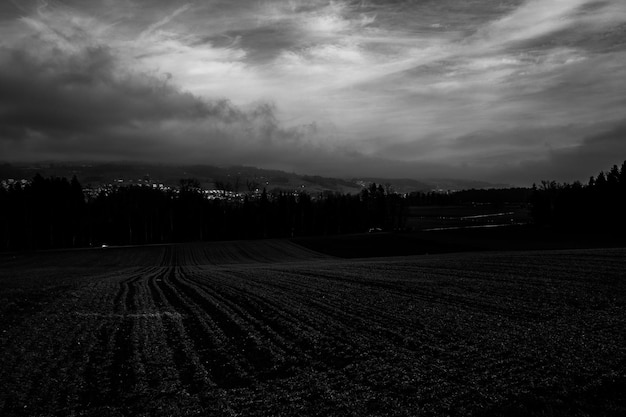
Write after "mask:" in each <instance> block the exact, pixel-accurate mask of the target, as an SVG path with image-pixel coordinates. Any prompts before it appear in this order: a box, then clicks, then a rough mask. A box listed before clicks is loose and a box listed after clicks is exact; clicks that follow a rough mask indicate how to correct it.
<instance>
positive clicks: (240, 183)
mask: <svg viewBox="0 0 626 417" xmlns="http://www.w3.org/2000/svg"><path fill="white" fill-rule="evenodd" d="M37 173H39V174H41V175H42V176H44V177H49V176H57V177H66V178H71V177H72V176H73V175H76V177H77V178H78V180H79V181H80V182H81V184H83V186H94V187H95V186H99V185H102V184H112V183H123V184H127V185H129V184H134V183H140V182H143V181H150V182H154V183H162V184H165V185H167V186H177V185H178V184H179V181H180V180H181V179H183V178H195V179H197V180H198V181H199V182H200V184H201V185H202V187H204V188H207V189H211V188H221V187H226V188H228V189H230V190H232V191H239V192H245V191H248V190H250V189H254V188H259V189H263V188H266V189H267V190H268V191H273V190H277V189H278V190H284V191H295V190H306V191H308V192H310V193H317V192H324V191H332V192H340V193H352V194H354V193H358V192H360V191H361V189H362V188H363V187H364V186H367V185H368V184H370V183H372V182H375V183H376V184H382V185H390V186H391V188H392V189H393V190H394V191H396V192H399V193H407V192H412V191H432V190H462V189H471V188H475V189H481V188H505V187H508V185H506V184H490V183H486V182H480V181H470V180H456V179H428V180H421V181H418V180H414V179H389V178H374V177H363V178H352V179H341V178H330V177H322V176H319V175H301V174H296V173H293V172H285V171H278V170H268V169H261V168H255V167H247V166H231V167H216V166H212V165H188V166H181V165H164V164H145V163H139V164H137V163H132V162H115V163H89V162H84V163H77V162H71V163H70V162H67V163H62V162H54V163H52V162H41V163H33V164H7V163H5V164H0V179H9V178H12V179H31V178H33V177H34V176H35V174H37Z"/></svg>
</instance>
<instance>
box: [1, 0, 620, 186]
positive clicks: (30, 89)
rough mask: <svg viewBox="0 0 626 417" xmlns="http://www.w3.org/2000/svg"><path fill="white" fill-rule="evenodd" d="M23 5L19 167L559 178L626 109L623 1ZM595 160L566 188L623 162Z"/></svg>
mask: <svg viewBox="0 0 626 417" xmlns="http://www.w3.org/2000/svg"><path fill="white" fill-rule="evenodd" d="M25 4H26V3H20V7H21V8H19V9H18V8H16V7H15V5H13V4H10V3H7V4H4V5H1V6H0V19H2V23H3V25H2V26H0V27H1V28H2V29H0V35H2V38H1V39H2V41H0V64H1V65H0V82H1V83H2V84H1V85H2V87H0V89H2V91H1V93H2V95H1V96H0V97H2V98H1V99H0V101H1V102H0V109H1V111H0V122H1V124H2V126H1V127H0V146H1V147H2V148H3V149H2V152H3V154H4V155H10V158H12V159H16V160H17V159H37V158H59V159H63V158H66V159H68V158H69V159H71V158H86V159H91V158H104V157H107V158H124V159H150V160H164V161H167V159H168V158H173V159H176V161H177V162H185V161H186V160H188V161H189V162H203V161H204V162H207V163H224V164H236V163H247V164H252V165H260V166H261V165H262V166H268V167H272V168H282V169H296V170H297V169H304V168H306V169H307V170H308V171H309V172H313V173H317V174H328V175H330V174H332V175H342V176H343V175H345V176H351V175H370V173H371V172H373V171H377V172H379V173H377V175H381V174H384V173H385V172H387V174H388V175H394V176H398V175H400V176H413V177H416V176H418V177H419V176H425V175H431V176H438V177H442V176H446V175H463V176H464V177H467V176H473V177H475V178H476V179H482V180H496V181H498V182H501V178H503V176H504V177H506V178H510V181H513V182H515V183H520V184H521V183H531V182H533V181H538V180H540V179H541V178H536V176H537V175H539V173H542V172H543V173H546V174H547V173H551V174H554V175H555V176H556V177H559V178H561V179H565V176H566V175H570V176H572V177H575V176H576V172H574V171H575V170H573V169H571V167H569V166H568V165H567V164H568V162H567V161H569V160H568V159H567V158H560V157H555V156H554V155H565V154H569V153H568V152H570V150H572V149H578V148H579V147H581V146H600V145H599V144H598V143H599V142H594V141H591V142H589V138H592V137H596V136H598V135H601V134H603V132H613V131H614V130H615V129H617V126H621V123H622V122H623V114H625V110H626V100H625V99H624V95H623V93H622V92H623V91H624V87H626V86H625V85H624V83H625V82H624V80H625V79H626V70H625V69H624V68H623V65H622V64H621V63H623V62H624V59H625V58H626V56H625V55H626V41H624V39H626V4H624V3H623V2H622V1H620V0H605V1H591V0H541V1H539V0H527V1H524V0H509V1H504V2H500V3H499V5H498V6H497V7H494V4H493V2H490V1H487V0H485V1H481V0H477V1H473V2H464V1H460V0H441V1H438V2H412V1H393V2H391V1H359V2H352V1H334V2H328V1H322V0H316V1H307V2H305V1H296V0H292V1H289V2H285V1H272V0H270V1H265V2H258V3H251V2H248V1H243V0H235V1H228V2H227V1H221V0H216V1H213V2H189V3H176V4H174V5H172V3H171V2H165V1H162V2H161V1H151V2H148V1H142V0H137V1H133V2H130V1H127V0H108V1H106V2H104V3H103V4H99V5H91V6H87V5H85V4H84V2H78V1H65V2H54V1H50V2H49V3H43V2H41V3H31V4H30V5H28V4H26V5H25ZM22 51H30V52H29V53H25V52H22ZM618 131H620V130H619V129H618ZM602 146H605V147H609V148H611V149H614V150H615V152H613V153H611V152H601V154H602V155H605V156H606V158H605V159H602V158H600V157H597V158H595V157H594V158H589V159H588V160H587V161H586V162H585V161H578V163H577V165H578V167H579V168H578V169H579V171H580V172H581V175H582V174H584V175H587V172H588V171H589V170H592V171H597V170H599V169H603V168H605V167H606V166H605V165H606V164H607V163H609V164H612V163H616V162H619V161H607V160H606V159H608V158H609V156H610V155H614V156H615V157H617V158H618V159H619V158H622V159H624V156H619V155H618V154H617V153H618V152H621V151H622V149H621V148H620V147H619V146H618V144H617V142H616V141H610V142H606V141H605V142H602ZM601 163H602V164H604V165H601ZM529 166H533V167H534V168H533V170H532V171H530V170H527V167H529ZM539 166H542V167H544V168H542V169H539V168H538V167H539ZM437 167H439V168H437ZM572 179H575V178H572Z"/></svg>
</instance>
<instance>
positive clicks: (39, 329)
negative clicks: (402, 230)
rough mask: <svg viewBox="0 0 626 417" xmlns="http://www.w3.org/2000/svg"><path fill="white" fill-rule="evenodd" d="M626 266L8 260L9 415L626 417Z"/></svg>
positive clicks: (396, 260) (180, 253) (153, 252)
mask: <svg viewBox="0 0 626 417" xmlns="http://www.w3.org/2000/svg"><path fill="white" fill-rule="evenodd" d="M625 271H626V250H625V249H619V248H618V249H585V250H561V251H544V252H532V251H525V252H495V253H462V254H439V255H429V256H406V257H388V258H368V259H341V258H334V257H331V256H327V255H322V254H320V253H317V252H313V251H310V250H308V249H305V248H304V247H302V246H298V245H296V244H294V243H290V242H288V241H284V240H266V241H247V242H220V243H206V244H185V245H163V246H145V247H132V248H131V247H129V248H107V249H90V250H89V249H88V250H75V251H56V252H52V251H51V252H41V253H32V254H16V255H12V254H5V255H0V290H1V292H0V314H1V320H0V326H1V327H0V331H1V332H2V333H1V334H2V338H1V339H0V386H1V387H2V390H1V391H0V414H2V415H6V416H13V415H15V416H22V415H24V416H26V415H33V416H48V415H79V416H81V415H82V416H101V415H104V416H121V415H146V416H148V415H151V416H152V415H162V416H166V415H215V416H237V415H251V416H266V415H286V416H287V415H306V416H314V415H319V416H324V415H353V416H363V415H398V416H406V415H424V416H444V415H477V416H491V415H493V416H495V415H520V416H522V415H563V416H566V415H568V416H569V415H580V416H584V415H607V416H609V415H613V416H618V415H624V413H626V395H625V394H624V393H625V392H626V272H625Z"/></svg>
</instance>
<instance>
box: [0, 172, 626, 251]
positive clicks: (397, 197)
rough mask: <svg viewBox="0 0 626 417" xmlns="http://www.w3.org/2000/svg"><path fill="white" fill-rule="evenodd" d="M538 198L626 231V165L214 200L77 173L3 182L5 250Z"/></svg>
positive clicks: (558, 223)
mask: <svg viewBox="0 0 626 417" xmlns="http://www.w3.org/2000/svg"><path fill="white" fill-rule="evenodd" d="M464 204H490V205H493V206H494V207H497V206H501V205H504V204H520V205H528V206H529V208H530V212H531V215H532V218H533V220H534V223H535V224H537V225H540V226H549V227H554V228H555V229H570V230H581V231H585V230H597V231H603V230H612V231H626V217H624V216H623V213H624V212H626V162H624V164H623V165H622V167H621V169H620V168H618V167H617V166H613V168H612V169H611V170H609V171H608V172H607V173H604V172H601V173H600V174H599V175H598V176H597V177H592V178H591V179H590V180H589V182H588V184H586V185H583V184H582V183H580V182H575V183H573V184H560V183H556V182H554V181H544V182H542V183H541V184H540V186H539V187H537V186H533V188H532V189H531V188H509V189H490V190H464V191H457V192H452V193H439V192H414V193H409V194H398V193H395V192H393V189H392V188H390V187H389V186H383V185H377V184H375V183H372V184H370V185H369V186H368V187H364V188H363V189H362V190H361V192H360V193H358V194H340V193H336V192H324V193H319V194H316V195H310V194H308V193H306V192H300V193H293V192H285V191H280V190H275V191H273V192H271V193H268V192H267V191H266V190H263V191H262V192H252V191H251V192H249V193H247V194H246V195H245V196H243V197H241V198H237V199H228V198H221V199H220V198H215V199H209V198H207V197H206V193H205V190H203V189H202V187H201V186H200V184H199V183H198V181H196V180H194V179H184V180H181V181H180V184H179V187H178V188H176V189H171V190H163V189H156V188H153V187H147V186H120V187H117V188H112V189H108V190H106V191H105V190H103V191H101V192H100V193H99V194H97V195H95V196H93V195H89V194H86V193H85V192H84V190H83V188H82V187H81V184H80V183H79V181H78V179H77V178H76V177H74V178H72V179H71V180H67V179H66V178H58V177H50V178H44V177H42V176H41V175H39V174H37V175H36V176H35V177H34V178H33V179H32V181H30V182H28V183H25V184H22V183H14V184H12V185H10V186H8V187H5V188H0V250H34V249H51V248H66V247H90V246H101V245H104V244H107V245H142V244H152V243H171V242H187V241H206V240H231V239H232V240H234V239H258V238H281V237H295V236H311V235H332V234H343V233H362V232H365V231H367V230H370V229H376V230H378V229H380V230H387V231H393V230H405V224H406V219H407V213H408V211H409V210H408V208H409V207H412V206H448V205H464Z"/></svg>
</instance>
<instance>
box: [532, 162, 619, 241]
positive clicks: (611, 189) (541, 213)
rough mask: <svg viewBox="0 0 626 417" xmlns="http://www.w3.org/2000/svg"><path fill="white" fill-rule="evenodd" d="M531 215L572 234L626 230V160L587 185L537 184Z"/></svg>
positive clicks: (544, 224)
mask: <svg viewBox="0 0 626 417" xmlns="http://www.w3.org/2000/svg"><path fill="white" fill-rule="evenodd" d="M530 202H531V215H532V218H533V219H534V222H535V223H536V224H538V225H542V226H550V227H554V228H556V229H562V230H572V231H578V230H580V231H597V232H611V231H613V232H616V233H623V232H625V231H626V216H624V213H626V161H624V163H622V165H621V167H618V166H617V165H613V167H612V168H611V169H610V170H608V171H606V172H604V171H601V172H600V173H599V174H598V175H597V176H596V177H594V176H591V177H590V178H589V181H588V182H587V184H583V183H581V182H580V181H576V182H574V183H572V184H569V183H558V182H556V181H542V182H541V184H539V186H537V185H533V193H532V197H531V201H530Z"/></svg>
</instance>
